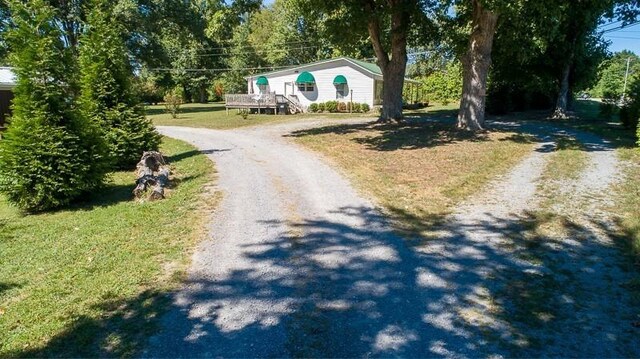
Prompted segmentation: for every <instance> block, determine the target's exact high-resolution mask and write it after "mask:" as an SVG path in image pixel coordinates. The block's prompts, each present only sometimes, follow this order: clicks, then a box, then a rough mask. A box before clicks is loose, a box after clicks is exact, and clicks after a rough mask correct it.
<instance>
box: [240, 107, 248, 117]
mask: <svg viewBox="0 0 640 359" xmlns="http://www.w3.org/2000/svg"><path fill="white" fill-rule="evenodd" d="M238 116H241V117H242V119H243V120H246V119H248V118H249V110H247V109H246V108H243V109H241V110H239V111H238Z"/></svg>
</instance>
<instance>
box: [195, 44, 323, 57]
mask: <svg viewBox="0 0 640 359" xmlns="http://www.w3.org/2000/svg"><path fill="white" fill-rule="evenodd" d="M318 47H319V46H303V47H290V48H278V49H264V50H258V49H256V50H254V51H246V52H229V53H218V54H196V55H195V56H197V57H220V56H238V55H252V54H256V55H258V54H262V55H265V54H266V53H273V52H288V51H295V50H304V49H316V48H318Z"/></svg>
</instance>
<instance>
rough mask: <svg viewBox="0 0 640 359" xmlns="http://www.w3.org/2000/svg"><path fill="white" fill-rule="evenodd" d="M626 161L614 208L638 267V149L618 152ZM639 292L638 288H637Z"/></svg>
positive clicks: (639, 247)
mask: <svg viewBox="0 0 640 359" xmlns="http://www.w3.org/2000/svg"><path fill="white" fill-rule="evenodd" d="M619 153H620V157H621V158H622V159H623V160H625V161H626V164H627V165H626V166H625V168H624V174H623V176H624V177H623V180H622V181H621V182H620V183H619V184H618V185H617V186H616V189H615V190H616V191H615V193H616V199H617V200H616V206H615V208H614V211H615V212H616V213H618V214H619V215H620V220H619V225H620V227H621V228H622V230H623V231H624V237H626V238H629V240H630V247H631V251H632V253H634V254H635V255H636V258H637V259H636V263H637V264H638V265H640V149H637V148H636V149H623V150H619ZM638 290H639V292H640V288H638Z"/></svg>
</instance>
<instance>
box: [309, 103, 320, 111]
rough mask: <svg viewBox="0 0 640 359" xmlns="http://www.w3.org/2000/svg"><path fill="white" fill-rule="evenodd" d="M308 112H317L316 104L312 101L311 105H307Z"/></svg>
mask: <svg viewBox="0 0 640 359" xmlns="http://www.w3.org/2000/svg"><path fill="white" fill-rule="evenodd" d="M309 112H318V104H317V103H312V104H311V105H309Z"/></svg>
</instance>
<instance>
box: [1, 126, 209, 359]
mask: <svg viewBox="0 0 640 359" xmlns="http://www.w3.org/2000/svg"><path fill="white" fill-rule="evenodd" d="M162 151H163V153H164V154H165V155H167V156H168V159H169V161H170V164H171V166H172V171H173V179H174V180H173V186H172V188H170V189H168V190H167V199H165V200H161V201H156V202H145V203H138V202H135V201H133V199H132V194H131V191H132V190H133V188H134V182H135V174H134V173H133V172H117V173H114V174H113V178H112V181H111V183H110V184H109V185H108V186H107V188H105V189H104V190H102V191H101V192H100V193H96V194H95V195H93V196H91V197H90V198H88V199H87V200H86V202H84V203H80V204H78V205H76V206H74V207H71V208H67V209H64V210H60V211H57V212H51V213H43V214H38V215H27V216H25V215H23V214H21V213H20V212H19V211H18V210H16V209H15V208H13V207H10V206H9V205H7V203H6V202H4V201H3V200H0V257H1V258H2V260H1V261H0V356H7V357H35V356H37V357H40V356H46V357H103V356H116V357H123V356H124V357H128V356H132V355H135V354H136V353H137V352H138V350H139V349H140V348H141V346H142V345H144V343H145V340H146V338H147V337H148V335H150V334H151V333H152V332H153V331H154V330H155V326H156V324H157V319H158V317H159V315H160V314H161V312H162V311H163V310H164V308H165V305H166V304H167V301H168V299H167V297H166V295H165V293H166V292H167V291H170V290H172V289H173V288H174V287H175V286H176V284H177V283H178V282H179V281H180V280H181V279H182V277H183V273H184V269H185V267H186V264H187V260H188V258H189V254H190V252H191V249H192V248H193V246H194V244H195V243H196V242H197V241H198V240H199V239H200V238H201V237H202V235H203V233H204V232H203V231H204V229H203V228H204V223H205V221H206V219H207V216H208V215H207V211H206V210H208V209H210V208H212V206H213V205H214V204H215V203H214V202H215V199H210V198H211V197H214V198H215V197H216V196H211V193H209V196H207V197H209V199H207V198H205V196H204V195H203V194H204V192H203V188H204V187H205V185H206V184H207V183H210V182H211V180H212V178H213V174H214V170H213V166H212V164H211V162H210V161H209V160H207V159H206V157H205V156H203V155H201V154H200V153H198V152H197V151H195V148H193V147H192V146H190V145H188V144H186V143H184V142H180V141H176V140H172V139H168V138H164V140H163V144H162Z"/></svg>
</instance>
